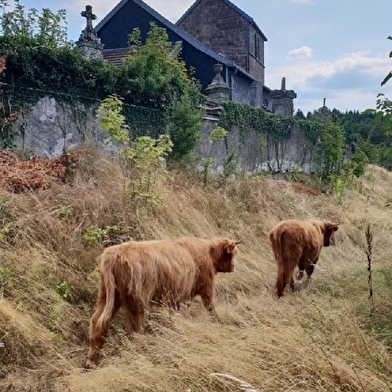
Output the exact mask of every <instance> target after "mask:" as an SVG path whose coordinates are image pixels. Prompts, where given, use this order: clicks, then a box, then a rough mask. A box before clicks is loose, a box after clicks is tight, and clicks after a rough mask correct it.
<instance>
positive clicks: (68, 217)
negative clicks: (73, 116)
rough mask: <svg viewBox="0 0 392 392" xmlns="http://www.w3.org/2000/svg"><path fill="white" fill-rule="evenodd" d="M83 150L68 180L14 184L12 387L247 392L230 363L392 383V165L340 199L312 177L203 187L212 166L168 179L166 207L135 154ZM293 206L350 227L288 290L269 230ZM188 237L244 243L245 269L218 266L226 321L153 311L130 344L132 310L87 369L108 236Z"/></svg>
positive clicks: (256, 371)
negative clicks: (135, 172)
mask: <svg viewBox="0 0 392 392" xmlns="http://www.w3.org/2000/svg"><path fill="white" fill-rule="evenodd" d="M75 154H76V156H77V157H78V158H75V163H73V165H75V167H73V168H72V170H71V171H70V172H69V173H68V174H67V176H66V178H65V179H63V180H62V181H57V180H56V178H55V177H53V178H52V177H50V180H48V181H46V182H45V187H37V189H34V190H32V191H28V192H20V193H16V192H12V188H10V187H7V188H4V187H3V188H0V390H1V391H12V392H14V391H15V392H16V391H45V392H50V391H72V392H78V391H97V392H98V391H99V392H106V391H108V392H109V391H122V392H125V391H129V392H130V391H132V392H134V391H141V392H142V391H143V392H147V391H162V392H168V391H182V392H185V391H187V392H188V391H189V392H200V391H204V392H207V391H208V392H211V391H244V390H246V389H245V387H241V386H240V382H238V381H235V380H230V379H229V377H228V375H230V376H232V377H235V378H238V379H239V380H242V381H243V382H246V383H249V384H250V385H251V386H252V387H253V388H254V389H255V390H258V391H264V392H283V391H296V392H304V391H312V392H314V391H320V392H321V391H325V392H327V391H328V392H331V391H363V392H364V391H366V392H383V391H391V390H392V357H391V355H392V326H391V319H392V306H391V304H392V267H391V253H392V215H391V212H392V211H391V208H392V196H391V195H392V174H391V173H390V172H387V171H386V170H384V169H381V168H379V167H376V166H369V167H368V168H367V170H366V173H365V175H364V176H362V177H361V178H360V179H358V180H356V181H355V182H354V184H353V186H352V187H351V188H350V189H345V193H344V194H340V195H335V194H331V195H325V194H321V193H320V192H318V191H317V190H316V189H314V187H312V186H311V185H310V184H311V182H310V180H309V179H306V178H304V179H303V180H306V181H308V182H307V183H306V185H304V184H299V183H297V182H294V181H293V179H291V181H286V180H283V179H273V178H270V177H269V176H268V175H263V176H257V177H254V178H238V179H237V180H235V181H210V183H209V184H208V186H207V187H203V186H202V181H201V179H200V178H199V177H198V175H197V174H195V173H192V172H186V171H179V170H171V171H169V173H168V176H167V178H166V180H165V181H163V180H162V181H161V182H160V183H159V185H158V186H156V187H155V188H154V190H153V191H154V193H155V194H157V195H158V199H157V202H156V203H142V202H139V203H138V204H136V203H135V199H132V198H131V197H129V195H127V194H126V192H125V190H124V178H123V173H122V170H121V168H120V166H119V165H116V164H115V163H114V162H113V161H111V160H109V159H107V158H105V157H104V156H103V155H102V154H101V153H100V152H99V151H97V150H95V149H94V148H93V147H85V148H84V149H83V150H81V151H76V152H75ZM2 169H3V168H2ZM0 173H3V175H4V173H5V171H4V170H3V171H1V172H0ZM293 218H298V219H306V218H317V219H329V220H332V221H335V222H337V223H339V224H340V227H339V231H338V232H337V233H336V237H335V238H336V246H335V247H330V248H324V249H323V250H322V253H321V257H320V260H319V263H318V264H317V267H316V269H315V272H314V274H313V277H312V279H311V280H310V281H306V280H305V281H303V282H301V284H300V285H299V291H297V292H295V293H290V292H286V293H285V295H284V296H283V297H282V298H280V299H277V298H276V297H275V296H274V283H275V276H276V268H275V263H274V261H273V256H272V252H271V248H270V245H269V242H268V237H267V236H268V232H269V230H270V229H271V228H272V227H273V226H274V225H275V223H276V222H278V221H279V220H282V219H293ZM368 225H370V231H371V233H372V235H373V241H372V246H371V248H372V255H371V256H372V270H373V273H372V279H373V287H372V288H373V297H372V298H370V299H369V286H368V276H369V273H368V271H367V266H368V264H367V258H366V253H365V252H366V247H367V243H366V237H365V233H366V230H367V228H368ZM184 235H189V236H228V237H230V238H233V239H235V240H242V241H243V242H242V243H241V244H240V245H239V250H240V252H239V254H238V257H237V259H236V266H235V270H234V272H233V273H231V274H221V275H219V274H218V276H217V283H216V288H217V298H216V304H217V312H218V314H219V315H220V318H221V319H222V323H218V322H216V321H214V320H212V319H211V318H210V317H209V315H208V314H207V312H206V311H205V309H204V308H203V306H202V304H201V302H200V301H199V299H197V300H195V301H193V302H192V303H191V304H189V306H188V307H185V306H184V307H182V308H181V310H180V312H179V313H178V314H173V313H172V312H170V311H169V310H168V309H165V308H153V309H151V312H149V314H148V317H147V324H146V328H145V331H144V332H143V333H142V334H138V335H136V336H135V338H134V339H133V340H132V341H129V340H128V339H127V338H126V337H125V334H124V332H123V329H122V325H121V321H122V315H121V314H119V315H117V316H116V318H115V320H114V322H113V324H112V327H111V329H110V332H109V337H108V340H107V342H106V344H105V345H104V348H103V351H102V353H103V359H102V361H101V363H100V364H99V366H98V367H97V368H96V369H93V370H89V371H86V370H84V369H83V364H84V360H85V356H86V353H87V349H88V335H87V334H88V324H89V319H90V317H91V315H92V313H93V310H94V305H95V299H96V294H97V286H98V278H99V269H98V263H97V261H96V258H97V256H98V255H99V254H100V253H101V252H102V250H103V249H104V246H105V245H108V244H113V243H118V242H120V241H123V240H124V239H130V238H132V239H135V240H149V239H169V238H176V237H180V236H184ZM213 373H220V374H224V375H226V376H211V374H213ZM241 388H242V389H241ZM248 390H250V389H249V388H248Z"/></svg>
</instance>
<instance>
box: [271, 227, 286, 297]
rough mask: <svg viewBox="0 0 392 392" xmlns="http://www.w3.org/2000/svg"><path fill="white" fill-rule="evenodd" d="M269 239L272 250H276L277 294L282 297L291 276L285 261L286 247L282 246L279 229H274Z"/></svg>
mask: <svg viewBox="0 0 392 392" xmlns="http://www.w3.org/2000/svg"><path fill="white" fill-rule="evenodd" d="M269 239H270V242H271V245H272V251H273V252H274V256H275V261H276V265H277V269H278V274H277V277H276V295H277V296H278V297H281V296H282V295H283V291H284V288H285V287H286V285H287V284H288V283H290V280H291V276H289V274H288V271H286V268H285V263H284V255H283V252H284V248H283V246H282V233H280V232H279V231H272V232H271V233H270V235H269Z"/></svg>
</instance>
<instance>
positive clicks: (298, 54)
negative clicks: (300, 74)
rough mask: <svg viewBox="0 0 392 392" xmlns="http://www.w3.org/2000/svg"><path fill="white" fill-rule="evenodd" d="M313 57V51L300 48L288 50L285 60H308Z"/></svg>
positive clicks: (306, 47) (304, 47)
mask: <svg viewBox="0 0 392 392" xmlns="http://www.w3.org/2000/svg"><path fill="white" fill-rule="evenodd" d="M312 56H313V49H311V48H309V46H301V47H300V48H297V49H293V50H290V52H289V53H288V54H287V56H286V59H287V60H289V61H293V60H302V59H310V58H312Z"/></svg>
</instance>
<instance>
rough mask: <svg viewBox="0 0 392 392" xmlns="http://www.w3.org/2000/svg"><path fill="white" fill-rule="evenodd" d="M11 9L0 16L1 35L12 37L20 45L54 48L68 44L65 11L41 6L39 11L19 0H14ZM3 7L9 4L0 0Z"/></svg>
mask: <svg viewBox="0 0 392 392" xmlns="http://www.w3.org/2000/svg"><path fill="white" fill-rule="evenodd" d="M14 4H15V6H14V8H13V10H12V11H9V12H5V13H3V14H2V15H1V16H0V33H1V35H2V36H3V37H5V38H9V39H12V40H13V41H14V42H15V41H17V43H19V44H21V45H24V46H25V45H28V46H29V45H32V44H33V45H36V46H45V47H51V48H56V47H60V46H66V45H68V42H67V29H66V25H67V22H66V20H65V16H66V11H65V9H60V10H58V11H57V12H52V11H51V10H49V9H48V8H43V9H42V12H41V13H39V12H38V10H37V9H35V8H31V9H29V10H26V7H25V6H24V5H22V4H21V3H20V1H19V0H14ZM0 5H1V7H2V8H3V9H6V8H7V7H9V6H10V4H9V2H8V1H7V0H0Z"/></svg>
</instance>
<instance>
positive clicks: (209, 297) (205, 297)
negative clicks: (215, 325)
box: [200, 291, 220, 321]
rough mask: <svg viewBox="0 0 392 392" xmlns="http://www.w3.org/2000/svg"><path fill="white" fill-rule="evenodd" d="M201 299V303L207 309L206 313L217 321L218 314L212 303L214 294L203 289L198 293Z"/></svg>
mask: <svg viewBox="0 0 392 392" xmlns="http://www.w3.org/2000/svg"><path fill="white" fill-rule="evenodd" d="M200 297H201V300H202V301H203V305H204V306H205V308H206V309H207V310H208V313H209V314H210V315H211V317H212V318H214V319H215V320H217V321H220V319H219V317H218V314H217V313H216V310H215V305H214V294H213V293H212V292H207V291H203V292H201V293H200Z"/></svg>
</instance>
